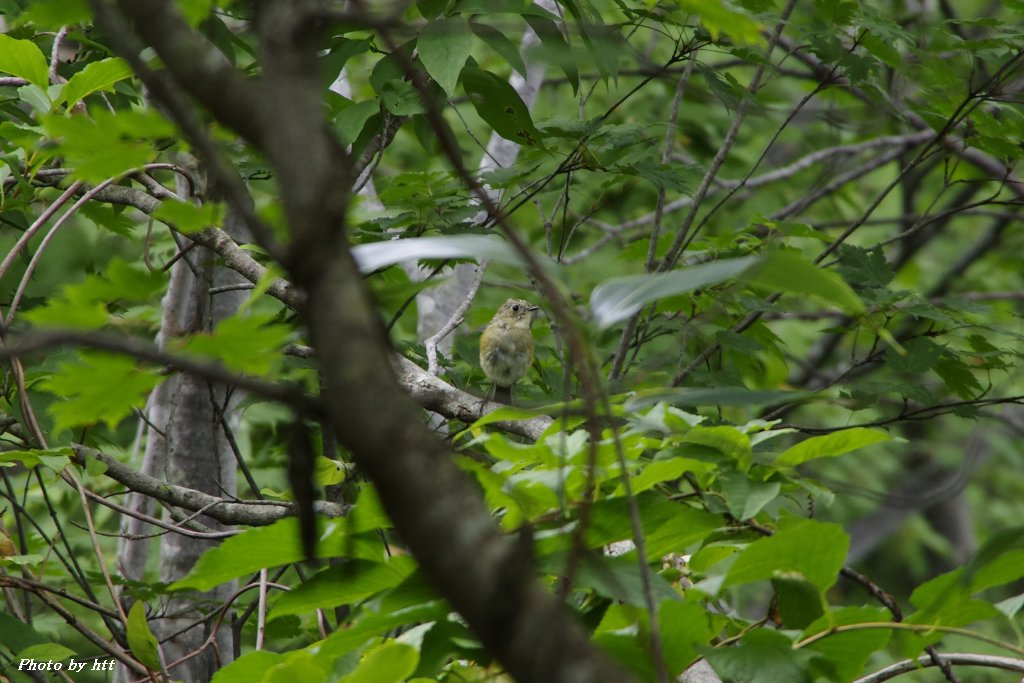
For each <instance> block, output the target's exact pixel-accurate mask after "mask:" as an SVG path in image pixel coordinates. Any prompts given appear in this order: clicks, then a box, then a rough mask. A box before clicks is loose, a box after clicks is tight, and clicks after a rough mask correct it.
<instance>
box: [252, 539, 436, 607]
mask: <svg viewBox="0 0 1024 683" xmlns="http://www.w3.org/2000/svg"><path fill="white" fill-rule="evenodd" d="M415 568H416V563H415V562H414V561H413V560H412V558H410V557H407V556H403V555H396V556H395V557H392V558H391V560H390V561H388V562H370V561H368V560H348V561H346V562H345V563H344V564H342V565H340V566H337V567H328V568H327V569H324V570H322V571H320V572H318V573H317V574H316V575H314V576H313V577H312V578H311V579H309V580H308V581H306V582H305V583H303V584H302V585H301V586H299V587H297V588H295V589H294V590H292V591H289V592H288V593H285V594H284V595H282V596H281V597H280V598H278V599H277V601H276V602H275V603H274V606H273V607H272V608H271V610H270V614H269V615H268V618H270V619H277V618H278V617H283V616H286V615H289V614H303V613H306V612H312V611H313V610H316V609H329V608H332V607H337V606H339V605H349V604H355V603H358V602H361V601H363V600H365V599H366V598H368V597H370V596H372V595H376V594H377V593H380V592H381V591H384V590H387V589H388V588H393V587H394V586H397V585H398V584H399V583H401V582H402V580H403V579H405V577H407V576H409V575H410V574H411V573H412V572H413V570H414V569H415Z"/></svg>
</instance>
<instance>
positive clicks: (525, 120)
mask: <svg viewBox="0 0 1024 683" xmlns="http://www.w3.org/2000/svg"><path fill="white" fill-rule="evenodd" d="M462 87H463V88H465V90H466V94H467V95H469V101H470V102H472V103H473V106H474V107H475V108H476V112H477V113H478V114H479V115H480V118H482V119H483V120H484V121H486V122H487V123H488V124H490V126H491V127H492V128H494V132H496V133H497V134H498V135H500V136H501V137H503V138H505V139H506V140H511V141H512V142H517V143H519V144H521V145H538V146H543V145H542V144H541V135H540V131H538V130H537V128H536V126H534V125H533V119H532V118H531V117H530V110H529V109H527V107H526V104H525V103H524V102H523V100H522V98H520V97H519V94H518V93H517V92H516V91H515V90H514V89H513V88H512V86H511V85H509V84H508V82H507V81H505V79H503V78H499V77H498V76H495V75H494V74H492V73H491V72H489V71H484V70H483V69H480V68H478V67H475V66H467V67H465V68H464V69H463V70H462Z"/></svg>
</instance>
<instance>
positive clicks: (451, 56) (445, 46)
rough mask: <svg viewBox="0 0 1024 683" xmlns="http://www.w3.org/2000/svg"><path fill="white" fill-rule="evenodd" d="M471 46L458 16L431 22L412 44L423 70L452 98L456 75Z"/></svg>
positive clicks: (471, 37) (467, 32)
mask: <svg viewBox="0 0 1024 683" xmlns="http://www.w3.org/2000/svg"><path fill="white" fill-rule="evenodd" d="M472 47H473V34H472V33H471V32H470V30H469V23H468V22H467V21H466V20H465V19H464V18H463V17H461V16H455V17H447V18H445V19H434V20H433V21H431V22H430V23H428V24H427V25H426V26H424V27H423V30H422V31H420V37H419V40H417V41H416V48H417V50H418V51H419V56H420V61H421V62H423V67H424V68H425V69H426V70H427V73H428V74H430V76H431V78H433V79H434V80H435V81H437V84H438V85H440V86H441V89H442V90H444V91H445V93H447V94H448V96H449V97H452V96H454V95H455V85H456V84H457V83H458V82H459V73H460V72H461V71H462V67H463V66H465V64H466V59H467V58H468V57H469V53H470V50H471V49H472Z"/></svg>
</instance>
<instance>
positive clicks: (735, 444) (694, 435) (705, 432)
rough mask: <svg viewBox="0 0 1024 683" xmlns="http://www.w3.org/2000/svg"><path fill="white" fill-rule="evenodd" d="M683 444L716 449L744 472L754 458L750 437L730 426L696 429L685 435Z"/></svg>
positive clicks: (698, 427)
mask: <svg viewBox="0 0 1024 683" xmlns="http://www.w3.org/2000/svg"><path fill="white" fill-rule="evenodd" d="M681 442H682V443H688V444H697V445H700V446H707V447H709V448H714V449H715V450H716V451H718V452H719V453H721V454H722V455H724V456H725V457H727V458H729V459H730V460H734V461H735V462H736V463H737V464H738V466H739V467H740V469H743V470H746V469H748V468H749V467H750V464H751V460H752V458H753V449H752V448H751V445H750V437H749V436H747V435H746V434H744V433H743V432H741V431H740V430H739V429H737V428H736V427H731V426H728V425H721V426H718V427H701V426H697V427H694V428H693V429H690V430H689V431H688V432H686V434H684V435H683V438H682V439H681Z"/></svg>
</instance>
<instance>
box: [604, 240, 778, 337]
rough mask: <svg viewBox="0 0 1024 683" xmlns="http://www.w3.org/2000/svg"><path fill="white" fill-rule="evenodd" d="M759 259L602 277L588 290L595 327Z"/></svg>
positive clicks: (733, 274)
mask: <svg viewBox="0 0 1024 683" xmlns="http://www.w3.org/2000/svg"><path fill="white" fill-rule="evenodd" d="M758 261H759V258H758V257H756V256H744V257H742V258H735V259H723V260H720V261H712V262H710V263H702V264H700V265H696V266H688V267H686V268H683V269H681V270H674V271H672V272H669V273H657V274H653V275H629V276H626V277H618V278H612V279H610V280H605V281H604V282H602V283H601V284H599V285H598V286H597V287H595V288H594V291H593V292H591V294H590V310H591V312H592V313H593V315H594V320H595V322H596V323H597V325H598V327H601V328H605V327H610V326H612V325H614V324H615V323H617V322H620V321H622V320H625V319H626V318H628V317H629V316H631V315H633V314H634V313H636V312H637V311H639V310H640V309H641V308H643V307H644V306H645V305H647V304H649V303H651V302H653V301H657V300H658V299H661V298H665V297H670V296H675V295H677V294H682V293H684V292H691V291H693V290H695V289H699V288H701V287H707V286H709V285H714V284H718V283H719V282H722V281H724V280H731V279H733V278H736V277H739V276H740V275H742V274H743V273H745V272H746V271H747V270H748V269H750V268H751V267H752V266H754V265H755V264H756V263H758Z"/></svg>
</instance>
